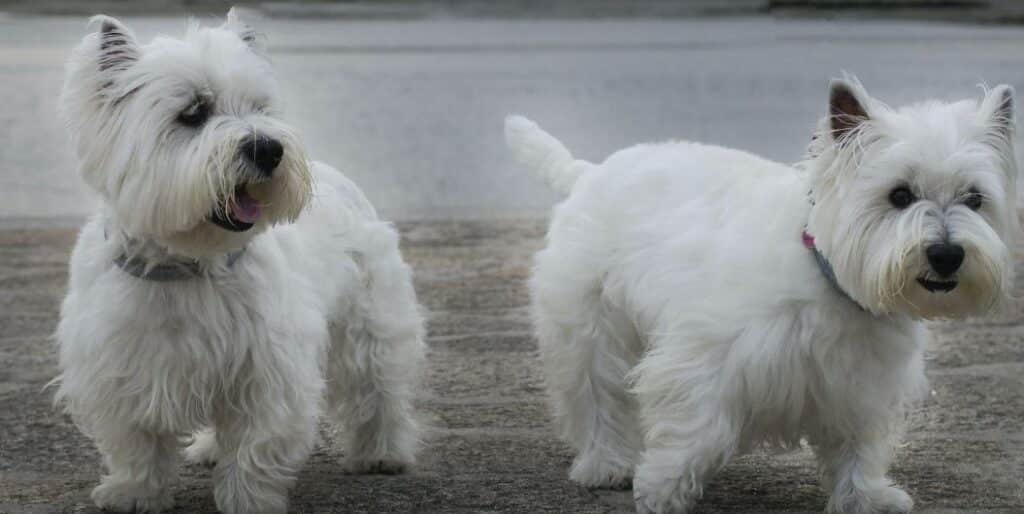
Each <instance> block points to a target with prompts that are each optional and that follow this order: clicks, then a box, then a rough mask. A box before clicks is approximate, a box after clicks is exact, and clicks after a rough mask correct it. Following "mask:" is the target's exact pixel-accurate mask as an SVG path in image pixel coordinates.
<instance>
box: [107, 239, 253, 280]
mask: <svg viewBox="0 0 1024 514" xmlns="http://www.w3.org/2000/svg"><path fill="white" fill-rule="evenodd" d="M103 239H107V229H106V228H104V229H103ZM246 248H247V247H245V246H243V247H241V248H239V249H238V250H235V251H233V252H231V253H229V254H227V263H226V264H227V267H229V268H230V267H232V266H234V265H235V262H238V259H239V258H240V257H241V256H242V254H244V253H245V249H246ZM114 264H115V265H116V266H117V267H118V268H121V271H124V272H125V273H127V274H129V275H131V276H133V277H135V278H138V279H142V280H150V281H153V282H177V281H180V280H188V279H192V278H197V277H201V276H203V275H204V274H206V271H205V270H204V268H203V266H201V265H200V264H199V261H198V260H195V259H183V260H177V261H170V262H161V263H157V264H151V263H150V262H149V261H148V260H146V259H144V258H142V257H139V256H136V255H129V254H128V253H127V252H125V251H122V252H121V253H120V254H119V255H118V256H117V257H114Z"/></svg>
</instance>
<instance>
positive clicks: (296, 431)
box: [213, 375, 317, 514]
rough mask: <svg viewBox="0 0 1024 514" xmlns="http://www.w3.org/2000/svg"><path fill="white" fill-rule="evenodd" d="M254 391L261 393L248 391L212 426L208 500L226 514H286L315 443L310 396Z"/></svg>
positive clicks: (313, 410)
mask: <svg viewBox="0 0 1024 514" xmlns="http://www.w3.org/2000/svg"><path fill="white" fill-rule="evenodd" d="M291 379H292V380H295V381H301V377H299V376H296V375H293V376H292V377H291ZM278 385H282V384H278ZM259 390H264V391H265V390H266V389H265V388H263V387H256V388H254V389H253V391H252V394H249V395H247V396H248V398H247V399H246V400H244V402H246V403H243V404H239V405H237V406H235V407H234V408H230V409H226V410H227V411H230V412H231V414H227V415H225V416H223V417H222V419H220V420H218V421H217V423H216V436H215V437H216V446H217V449H218V450H219V451H218V454H219V459H218V461H217V465H216V467H215V468H214V471H213V478H214V482H215V483H214V493H213V494H214V499H215V500H216V503H217V508H218V509H219V510H220V511H221V512H224V513H226V514H249V513H253V514H271V513H272V514H278V513H284V512H286V511H287V510H288V490H289V489H291V487H292V485H293V484H294V483H295V476H296V474H297V472H298V470H299V468H300V467H301V466H302V464H304V463H305V461H306V459H307V458H308V456H309V453H310V451H311V450H312V447H313V444H314V442H315V439H316V415H317V411H316V398H317V396H316V395H315V394H306V395H302V394H298V393H296V392H294V391H293V392H287V391H278V393H285V394H263V393H257V392H256V391H259ZM253 400H254V401H253ZM250 401H252V403H248V402H250ZM240 407H241V408H243V409H244V411H242V410H241V409H240Z"/></svg>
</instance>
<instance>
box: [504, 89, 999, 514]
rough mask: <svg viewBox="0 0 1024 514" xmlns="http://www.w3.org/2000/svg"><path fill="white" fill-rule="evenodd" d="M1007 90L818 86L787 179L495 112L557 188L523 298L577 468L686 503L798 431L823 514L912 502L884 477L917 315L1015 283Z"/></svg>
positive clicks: (712, 152)
mask: <svg viewBox="0 0 1024 514" xmlns="http://www.w3.org/2000/svg"><path fill="white" fill-rule="evenodd" d="M1012 103H1013V91H1012V90H1011V88H1009V87H1008V86H1000V87H997V88H995V89H992V90H991V91H989V92H988V93H987V94H986V96H985V98H984V100H983V101H982V102H980V104H979V103H977V102H972V101H962V102H956V103H949V104H947V103H940V102H934V101H932V102H925V103H920V104H916V105H912V106H909V107H905V108H902V109H890V108H888V107H886V106H885V105H883V104H882V103H880V102H877V101H875V100H873V99H871V98H870V97H869V96H868V95H867V94H866V92H865V91H864V89H863V88H862V87H861V86H860V85H859V83H857V82H856V81H849V80H848V81H844V80H838V81H834V82H833V83H832V85H831V101H830V105H829V109H830V110H829V116H827V117H826V118H824V119H823V120H822V124H821V125H820V126H819V131H818V134H817V138H816V140H815V141H814V143H812V146H811V153H810V157H809V159H808V160H807V161H805V162H804V163H802V164H801V165H800V166H797V167H795V168H793V167H789V166H784V165H781V164H776V163H773V162H769V161H767V160H764V159H761V158H758V157H756V156H753V155H750V154H747V153H744V152H742V151H738V150H731V149H725V148H719V147H714V146H705V145H700V144H696V143H689V142H673V143H665V144H649V145H639V146H635V147H633V148H630V149H627V150H623V151H620V152H618V153H616V154H614V155H612V156H611V157H610V158H608V160H606V161H605V162H604V163H603V164H600V165H595V164H590V163H587V162H584V161H580V160H574V159H573V158H572V157H571V156H570V154H569V152H568V151H567V150H566V149H565V147H564V146H562V145H561V143H559V142H558V141H556V140H555V139H554V138H552V137H551V136H550V135H548V134H546V133H544V132H543V131H541V130H540V129H539V128H538V127H537V126H536V125H535V124H533V123H532V122H530V121H529V120H526V119H524V118H521V117H510V118H509V119H508V120H507V121H506V138H507V141H508V144H509V146H510V147H511V148H512V149H513V151H514V153H515V154H516V156H517V157H518V158H519V159H520V160H521V161H522V162H524V163H525V164H527V165H529V166H531V167H533V168H535V169H536V170H537V171H538V172H539V173H540V175H542V176H543V177H545V178H546V179H547V180H548V181H549V182H550V184H551V185H552V186H553V187H554V188H556V189H558V190H560V191H562V192H565V193H568V198H567V199H566V200H565V201H564V202H562V203H561V204H560V205H559V206H558V207H557V208H556V209H555V212H554V215H553V219H552V221H551V227H550V231H549V232H548V244H547V248H546V249H544V250H543V251H541V252H540V253H538V255H537V256H536V268H535V271H534V276H533V279H532V281H531V283H530V289H531V293H532V300H533V315H534V320H535V323H536V329H537V335H538V338H539V340H540V350H541V358H542V360H543V364H544V367H545V372H546V377H547V387H548V391H549V393H550V396H551V401H552V403H553V407H554V415H555V418H556V422H557V425H558V428H559V430H560V434H561V436H562V437H563V438H564V439H565V440H566V441H568V442H569V443H570V444H571V445H572V447H573V448H574V449H575V451H576V453H577V455H576V459H575V461H574V463H573V466H572V469H571V471H570V477H571V478H572V479H573V480H575V481H576V482H579V483H580V484H583V485H586V486H592V487H626V486H628V485H629V482H630V479H631V478H632V485H633V491H634V498H635V500H636V506H637V510H638V511H641V512H688V511H690V510H691V508H692V506H693V504H694V502H695V501H696V500H697V499H698V498H699V497H700V496H701V493H702V487H703V484H704V483H705V482H706V481H707V480H708V479H709V478H710V477H711V476H712V475H713V474H714V473H715V472H716V471H717V470H718V469H720V468H721V467H722V466H723V465H725V464H726V463H727V462H728V461H729V459H730V458H731V457H733V456H734V455H737V454H738V453H741V452H744V451H746V450H748V449H750V448H751V447H754V446H756V445H758V444H769V445H773V446H781V447H787V448H792V447H796V446H799V444H800V440H801V438H807V440H808V441H809V442H810V444H811V445H812V447H813V448H814V449H815V451H816V452H817V455H818V458H819V460H820V467H821V473H822V479H823V483H824V486H825V487H826V489H827V490H828V491H830V493H831V498H830V500H829V504H828V510H829V511H831V512H848V513H868V512H888V511H895V512H905V511H908V510H910V509H911V507H912V505H913V501H912V500H911V499H910V497H909V496H908V495H907V494H906V493H905V492H903V491H902V490H900V489H898V488H897V487H895V486H894V485H893V484H892V483H891V482H890V481H889V479H887V478H886V472H887V469H888V467H889V464H890V462H891V460H892V458H893V453H894V447H895V446H896V445H897V444H898V441H899V438H900V435H901V429H902V425H903V421H904V417H905V414H906V413H907V409H908V407H909V404H910V403H911V402H912V401H913V400H915V399H917V398H918V397H919V395H920V394H921V393H922V392H923V390H924V389H925V388H926V380H925V375H924V363H923V359H922V352H923V350H924V348H925V329H924V328H923V325H922V323H920V321H919V320H920V319H923V318H962V317H965V316H969V315H975V314H980V313H984V312H986V311H989V310H990V308H993V307H994V306H996V305H1004V304H1005V303H1004V302H1003V300H1005V299H1006V298H1007V297H1008V294H1009V291H1010V286H1011V282H1012V272H1013V258H1012V249H1013V248H1014V243H1013V240H1014V237H1015V234H1016V232H1017V229H1018V221H1017V214H1016V207H1015V192H1016V174H1017V169H1016V163H1015V160H1014V153H1013V148H1012V143H1011V141H1012V134H1011V133H1012V130H1013V123H1012V119H1013V115H1012ZM634 468H635V474H634Z"/></svg>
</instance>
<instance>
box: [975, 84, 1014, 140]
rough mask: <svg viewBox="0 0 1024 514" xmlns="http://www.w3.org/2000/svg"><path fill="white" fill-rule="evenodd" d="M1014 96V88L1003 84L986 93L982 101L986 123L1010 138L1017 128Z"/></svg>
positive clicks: (982, 112) (982, 111) (982, 113)
mask: <svg viewBox="0 0 1024 514" xmlns="http://www.w3.org/2000/svg"><path fill="white" fill-rule="evenodd" d="M1013 95H1014V92H1013V87H1011V86H1008V85H1006V84H1001V85H998V86H996V87H994V88H992V90H991V91H989V92H988V93H986V94H985V99H984V100H982V101H981V115H982V116H984V117H985V121H986V123H987V124H988V125H989V126H990V127H992V128H994V129H995V130H996V131H997V132H998V133H999V134H1000V135H1001V136H1004V137H1010V136H1011V135H1012V134H1013V130H1014V126H1015V122H1014V115H1013Z"/></svg>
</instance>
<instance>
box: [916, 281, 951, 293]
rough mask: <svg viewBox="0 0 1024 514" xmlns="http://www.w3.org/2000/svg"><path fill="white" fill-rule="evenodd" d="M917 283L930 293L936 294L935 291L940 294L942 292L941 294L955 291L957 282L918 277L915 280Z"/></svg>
mask: <svg viewBox="0 0 1024 514" xmlns="http://www.w3.org/2000/svg"><path fill="white" fill-rule="evenodd" d="M917 283H918V284H921V287H923V288H925V289H927V290H928V291H929V292H931V293H934V292H937V291H940V292H943V293H948V292H950V291H952V290H954V289H956V285H957V281H956V280H944V281H939V280H929V279H927V278H924V277H919V278H918V279H917Z"/></svg>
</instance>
